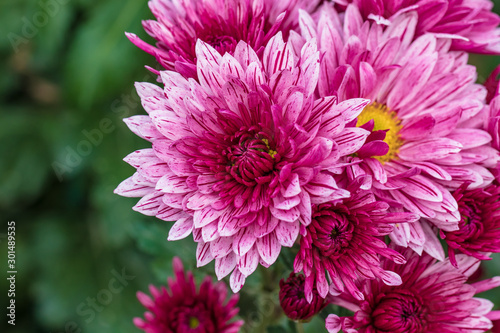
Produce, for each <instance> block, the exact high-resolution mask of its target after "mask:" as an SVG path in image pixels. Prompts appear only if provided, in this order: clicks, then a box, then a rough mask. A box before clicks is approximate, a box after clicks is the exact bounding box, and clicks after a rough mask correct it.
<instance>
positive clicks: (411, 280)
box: [326, 249, 500, 333]
mask: <svg viewBox="0 0 500 333" xmlns="http://www.w3.org/2000/svg"><path fill="white" fill-rule="evenodd" d="M402 254H403V255H404V256H405V257H406V258H407V259H408V262H407V263H406V264H405V265H395V264H394V263H393V262H392V261H390V260H386V259H384V261H383V264H384V268H385V269H387V270H393V271H395V272H397V273H398V274H400V275H401V278H402V280H403V283H402V284H401V285H400V286H397V287H393V286H387V285H385V284H383V283H382V282H381V281H378V280H371V281H369V282H368V283H367V284H365V285H364V288H363V294H364V295H365V300H364V301H357V300H355V299H353V298H352V297H350V295H347V294H346V295H342V296H339V297H334V298H333V303H336V304H338V305H341V306H343V307H346V308H348V309H349V310H351V311H353V312H354V313H355V314H354V316H353V317H342V318H339V317H338V316H336V315H334V314H331V315H329V316H328V318H327V320H326V328H327V330H328V332H329V333H337V332H339V331H340V330H343V332H344V333H356V332H361V333H363V332H364V333H372V332H391V333H409V332H411V333H444V332H446V333H455V332H463V333H475V332H485V331H487V330H489V329H490V328H491V327H492V324H491V321H490V319H488V318H489V317H491V316H494V315H496V312H494V311H493V312H492V311H491V309H492V308H493V303H491V302H490V301H489V300H486V299H481V298H475V297H474V295H475V294H479V293H481V292H483V291H486V290H489V289H492V288H495V287H497V286H499V285H500V277H495V278H492V279H489V280H484V281H480V282H477V283H473V284H467V283H466V282H467V279H468V277H469V276H470V275H471V274H472V273H474V272H475V270H476V269H477V267H478V266H479V263H480V261H479V260H477V259H475V258H472V257H468V256H466V255H462V254H460V255H457V261H458V262H459V267H460V268H459V269H456V268H455V267H453V266H452V265H451V263H450V262H449V261H448V260H446V261H444V262H436V261H435V260H434V259H433V258H432V257H430V256H429V255H427V254H423V255H422V256H419V255H418V254H416V253H414V252H413V251H411V250H409V249H408V250H406V251H404V252H402Z"/></svg>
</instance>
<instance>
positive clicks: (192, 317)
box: [134, 257, 243, 333]
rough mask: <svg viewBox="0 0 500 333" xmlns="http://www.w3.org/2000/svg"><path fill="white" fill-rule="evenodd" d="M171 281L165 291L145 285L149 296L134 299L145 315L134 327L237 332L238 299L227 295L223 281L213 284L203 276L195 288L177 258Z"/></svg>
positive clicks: (169, 332)
mask: <svg viewBox="0 0 500 333" xmlns="http://www.w3.org/2000/svg"><path fill="white" fill-rule="evenodd" d="M173 267H174V273H175V279H170V278H169V279H168V289H167V288H165V287H161V289H158V288H156V287H154V286H152V285H151V286H149V290H150V292H151V296H152V298H151V297H149V296H147V295H146V294H144V293H142V292H138V293H137V298H138V299H139V301H140V302H141V303H142V305H144V306H145V307H146V309H147V310H148V312H146V313H145V314H144V319H142V318H134V324H135V325H136V326H137V327H138V328H140V329H141V330H143V331H144V332H146V333H178V332H183V333H237V332H239V330H240V327H241V326H242V325H243V321H242V320H237V321H234V320H233V319H234V317H235V316H236V315H237V314H238V312H239V309H238V308H237V307H236V305H237V303H238V299H239V296H238V295H237V294H234V295H231V297H229V299H228V297H227V296H228V290H227V287H226V285H225V284H224V283H223V282H218V283H216V284H214V283H212V280H211V278H210V277H209V276H207V277H206V278H205V279H204V280H203V282H202V283H201V285H200V288H199V289H198V288H197V287H196V283H195V281H194V278H193V274H192V273H191V272H189V271H188V272H187V274H186V272H184V267H183V266H182V262H181V260H180V259H179V258H177V257H175V258H174V259H173Z"/></svg>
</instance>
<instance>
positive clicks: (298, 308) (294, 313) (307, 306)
mask: <svg viewBox="0 0 500 333" xmlns="http://www.w3.org/2000/svg"><path fill="white" fill-rule="evenodd" d="M304 287H305V278H304V275H302V274H294V273H290V276H289V277H288V279H286V281H285V280H284V279H282V280H281V281H280V293H279V298H280V305H281V308H282V309H283V311H284V312H285V314H286V316H287V317H288V318H290V319H292V320H301V321H307V320H309V319H310V318H312V317H313V316H314V315H316V314H317V313H319V312H320V311H321V310H323V309H324V308H325V307H326V306H327V305H328V301H327V300H325V299H324V298H322V297H321V296H319V294H318V291H317V290H316V288H313V290H312V299H311V301H309V302H308V301H307V300H306V297H305V294H304Z"/></svg>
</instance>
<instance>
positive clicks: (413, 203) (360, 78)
mask: <svg viewBox="0 0 500 333" xmlns="http://www.w3.org/2000/svg"><path fill="white" fill-rule="evenodd" d="M316 18H317V20H316V21H314V20H313V19H312V18H311V17H310V16H309V15H308V14H307V13H305V12H301V14H300V23H301V31H302V36H303V37H300V36H298V35H297V34H291V39H290V40H291V42H292V43H293V45H294V46H295V47H296V48H298V47H300V46H301V45H302V43H303V42H304V40H309V39H311V38H317V39H318V41H319V49H320V51H321V52H324V56H323V58H322V61H321V72H320V80H319V83H318V92H319V94H320V96H329V95H332V94H333V95H337V96H338V98H339V100H348V99H350V98H355V97H363V98H368V99H370V100H371V101H372V103H371V104H370V105H369V106H367V107H366V108H365V109H364V110H363V112H362V113H361V114H360V116H359V117H358V118H357V121H354V122H353V123H352V124H349V125H350V126H357V128H359V127H361V128H364V129H366V130H369V131H371V135H370V136H369V137H368V138H367V140H366V144H365V145H364V146H363V147H362V148H361V149H360V150H359V151H358V152H357V154H356V156H354V157H352V158H350V162H351V163H353V165H352V167H351V168H349V172H351V173H352V174H354V175H358V174H363V173H366V174H370V175H372V176H373V178H374V183H373V187H374V190H373V191H374V192H375V195H376V196H377V197H378V198H379V199H381V200H385V201H386V202H388V203H389V204H391V206H392V207H393V209H397V210H400V209H403V208H404V209H405V210H408V211H411V212H414V213H417V214H419V215H420V216H421V217H422V218H423V219H422V220H421V221H420V222H419V223H412V224H406V223H404V224H400V225H398V226H397V227H396V228H395V229H394V232H393V233H392V234H391V238H392V239H393V241H395V242H396V243H397V244H398V245H401V246H405V247H406V246H410V247H412V248H413V249H414V250H415V251H417V252H419V253H421V252H422V250H425V251H426V252H428V253H429V254H431V255H433V256H434V257H436V258H438V259H444V250H443V248H442V246H441V244H440V242H439V240H438V238H437V233H436V230H434V227H438V228H439V229H443V230H445V231H453V230H456V229H458V221H459V219H460V216H459V213H458V206H457V202H456V200H455V199H454V198H453V197H452V195H451V194H450V192H449V189H454V188H458V187H459V186H460V185H461V184H462V183H464V182H467V181H468V182H470V183H471V188H478V187H485V186H487V185H488V184H490V183H491V182H492V180H493V179H494V177H493V175H492V174H491V172H490V171H488V169H487V168H486V167H485V166H484V165H483V164H490V163H494V161H495V160H497V159H498V151H496V150H495V149H492V148H491V147H489V146H488V145H489V143H490V141H491V135H489V134H488V133H487V132H486V131H484V130H481V129H477V128H470V127H469V125H468V122H469V120H470V119H471V118H472V117H474V116H476V115H477V114H478V113H480V112H481V110H482V109H483V108H484V98H485V95H486V90H485V88H484V87H483V86H481V85H478V84H475V80H476V76H477V74H476V70H475V68H474V67H473V66H469V65H467V54H465V53H463V52H454V51H449V48H450V45H451V40H450V39H436V37H435V36H433V35H430V34H426V35H423V36H421V37H418V38H417V39H416V40H415V41H413V42H412V40H413V39H414V33H415V29H416V25H417V22H418V20H417V14H416V12H408V13H403V14H400V15H399V16H397V17H395V18H393V20H392V23H391V25H390V26H389V27H385V26H383V25H379V24H376V23H370V22H364V21H363V19H362V16H361V14H360V13H359V11H358V9H357V7H355V6H354V5H350V6H349V7H348V8H347V11H346V12H345V15H343V16H342V17H341V16H339V15H338V14H337V12H336V11H335V10H334V8H333V6H331V4H325V5H324V6H322V8H321V10H320V12H319V13H318V14H317V16H316ZM490 160H493V161H490Z"/></svg>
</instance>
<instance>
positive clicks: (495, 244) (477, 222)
mask: <svg viewBox="0 0 500 333" xmlns="http://www.w3.org/2000/svg"><path fill="white" fill-rule="evenodd" d="M467 185H468V184H463V185H462V186H461V187H460V188H458V189H457V190H456V191H455V192H453V197H455V199H456V200H457V202H458V211H459V213H460V218H461V219H460V223H459V227H460V229H459V230H456V231H451V232H444V231H441V237H442V238H443V239H444V240H445V241H446V243H447V244H448V255H449V257H450V262H451V263H452V264H453V265H454V266H456V265H457V261H456V259H455V251H459V252H462V253H464V254H467V255H470V256H473V257H474V258H477V259H479V260H490V259H491V258H490V257H489V256H488V255H487V253H488V252H494V253H498V252H500V187H499V186H495V185H490V186H488V187H487V188H485V189H475V190H467Z"/></svg>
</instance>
